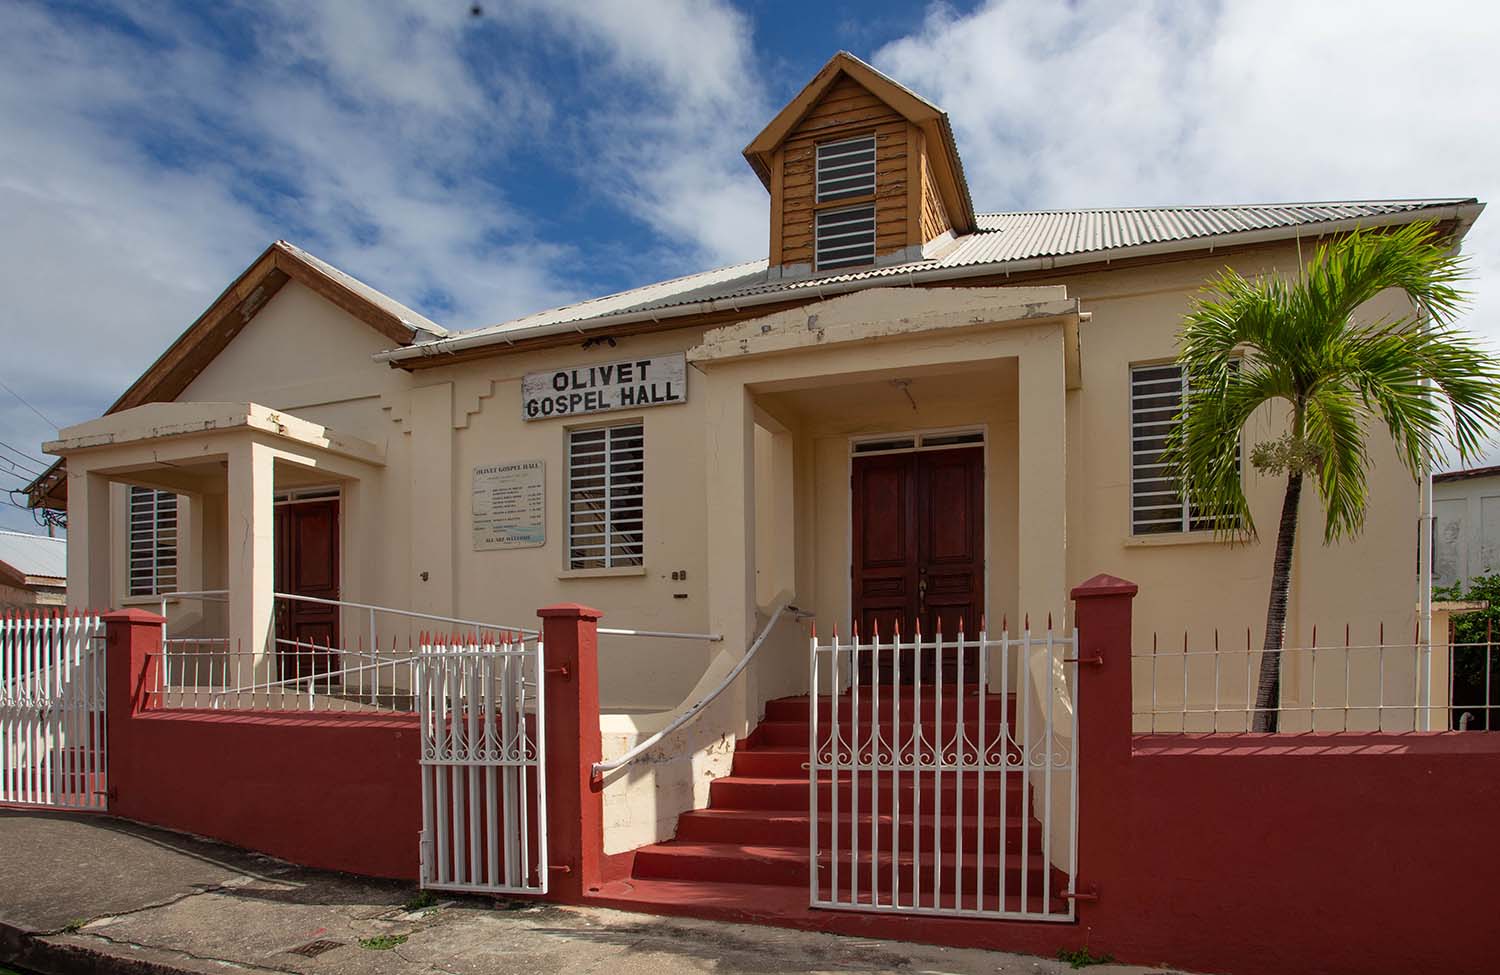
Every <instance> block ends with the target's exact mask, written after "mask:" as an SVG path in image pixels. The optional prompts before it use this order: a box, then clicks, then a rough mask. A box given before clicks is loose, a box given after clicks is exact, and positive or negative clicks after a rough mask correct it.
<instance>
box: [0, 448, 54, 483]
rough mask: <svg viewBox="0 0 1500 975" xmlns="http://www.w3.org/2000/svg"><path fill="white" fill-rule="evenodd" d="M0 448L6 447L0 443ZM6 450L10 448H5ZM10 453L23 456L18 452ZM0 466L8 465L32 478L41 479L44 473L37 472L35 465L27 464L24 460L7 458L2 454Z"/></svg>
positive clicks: (0, 455)
mask: <svg viewBox="0 0 1500 975" xmlns="http://www.w3.org/2000/svg"><path fill="white" fill-rule="evenodd" d="M0 447H6V444H5V443H4V441H0ZM6 449H10V448H9V447H6ZM11 452H12V453H15V454H16V455H17V456H19V457H24V456H25V455H24V454H22V453H20V452H19V451H15V450H12V451H11ZM0 464H9V465H10V466H11V467H12V468H14V469H16V470H19V471H25V472H26V473H27V474H29V475H31V476H32V477H41V476H42V474H43V473H45V472H44V471H42V470H39V469H38V468H37V466H36V465H35V464H32V463H29V462H28V461H24V460H16V459H15V458H14V457H7V456H5V455H4V454H0Z"/></svg>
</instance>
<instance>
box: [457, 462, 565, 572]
mask: <svg viewBox="0 0 1500 975" xmlns="http://www.w3.org/2000/svg"><path fill="white" fill-rule="evenodd" d="M473 516H474V550H475V551H476V552H477V551H484V550H486V549H499V548H538V547H540V546H542V545H545V544H547V467H546V462H545V461H541V460H520V461H515V462H513V463H509V464H488V465H486V466H483V467H476V468H474V488H473Z"/></svg>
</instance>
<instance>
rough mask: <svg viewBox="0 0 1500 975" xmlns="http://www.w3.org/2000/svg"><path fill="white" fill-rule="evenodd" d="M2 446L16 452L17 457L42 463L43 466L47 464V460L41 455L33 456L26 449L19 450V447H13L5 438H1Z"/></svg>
mask: <svg viewBox="0 0 1500 975" xmlns="http://www.w3.org/2000/svg"><path fill="white" fill-rule="evenodd" d="M0 447H4V448H5V449H6V450H8V451H10V452H11V453H13V454H15V455H16V456H17V457H21V458H23V459H25V460H29V461H31V462H32V463H35V464H41V465H42V466H43V467H46V466H47V462H46V461H45V460H42V459H41V458H40V457H33V456H31V455H30V454H28V453H27V452H26V451H24V450H19V449H17V448H15V447H12V446H11V445H10V444H8V443H6V442H5V441H4V440H0Z"/></svg>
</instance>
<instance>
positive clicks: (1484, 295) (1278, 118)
mask: <svg viewBox="0 0 1500 975" xmlns="http://www.w3.org/2000/svg"><path fill="white" fill-rule="evenodd" d="M1497 51H1500V7H1496V6H1494V5H1489V4H1472V3H1460V2H1450V0H1436V2H1427V3H1423V4H1421V5H1420V6H1419V7H1413V6H1412V5H1411V4H1409V3H1397V2H1381V3H1375V2H1321V3H1305V2H1297V0H1267V2H1259V0H1229V2H1226V3H1223V4H1220V5H1215V6H1209V5H1196V4H1179V3H1173V2H1167V0H1156V2H1145V3H1131V4H1121V3H1116V2H1111V0H1084V2H1079V3H1072V4H1066V5H1064V4H1035V3H1022V2H1014V0H1010V2H992V3H989V4H987V5H985V6H984V7H983V8H981V9H979V10H977V11H975V12H973V13H971V14H967V15H959V14H956V13H954V12H953V11H952V10H951V9H949V8H947V7H943V6H934V7H932V8H931V9H930V10H929V12H928V16H927V18H926V21H925V22H924V24H923V26H922V28H921V30H920V31H918V32H917V33H915V34H913V35H912V36H909V37H906V38H902V39H900V40H898V41H895V42H893V43H891V44H888V45H886V46H885V47H883V48H881V49H880V50H879V51H878V52H876V54H875V55H874V60H875V63H876V64H877V66H879V67H880V68H881V69H882V70H884V71H886V72H888V73H890V74H891V75H892V76H894V77H896V78H899V79H901V80H902V81H903V82H905V83H906V84H908V85H909V86H911V87H912V88H914V89H915V90H917V91H920V92H922V93H923V94H924V95H926V96H928V97H929V98H931V99H932V100H934V101H936V102H937V103H938V104H940V105H942V106H943V108H944V109H946V110H947V111H948V113H949V115H950V116H951V117H952V119H953V122H954V126H955V128H956V130H957V137H958V143H959V151H960V152H961V153H962V154H963V158H964V165H965V168H966V170H967V173H968V176H969V180H970V184H971V187H972V191H973V196H974V199H975V203H976V205H977V206H979V207H980V208H981V209H996V210H1000V209H1014V208H1025V207H1085V206H1122V205H1133V204H1161V203H1222V202H1277V201H1296V200H1302V201H1306V200H1327V199H1363V198H1383V197H1419V196H1428V197H1432V196H1477V197H1479V198H1480V199H1481V200H1486V201H1494V200H1496V199H1497V198H1500V166H1497V165H1496V161H1497V160H1500V125H1496V124H1495V120H1494V117H1493V116H1494V106H1495V105H1496V104H1500V74H1497V73H1496V71H1495V65H1494V59H1495V53H1496V52H1497ZM1465 250H1466V251H1467V252H1468V253H1469V254H1470V255H1472V257H1471V260H1472V261H1473V262H1474V270H1475V281H1474V282H1473V289H1474V292H1475V302H1474V305H1473V308H1472V314H1471V315H1470V316H1469V318H1468V321H1467V324H1468V326H1469V327H1470V328H1472V329H1473V330H1474V331H1475V332H1477V333H1478V334H1479V335H1480V336H1481V337H1482V338H1483V339H1484V340H1485V341H1486V342H1488V343H1489V344H1490V345H1491V346H1492V347H1493V346H1494V345H1495V344H1496V342H1497V340H1500V212H1491V213H1489V214H1488V215H1487V216H1485V217H1482V218H1481V219H1480V220H1479V222H1478V224H1476V226H1475V228H1474V230H1473V231H1472V232H1471V233H1470V234H1469V237H1468V239H1467V241H1466V244H1465Z"/></svg>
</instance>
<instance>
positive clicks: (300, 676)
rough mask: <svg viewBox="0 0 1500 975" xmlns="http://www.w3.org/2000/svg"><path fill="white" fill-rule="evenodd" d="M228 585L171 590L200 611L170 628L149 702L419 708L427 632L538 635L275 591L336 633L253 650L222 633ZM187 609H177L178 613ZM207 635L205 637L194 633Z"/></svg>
mask: <svg viewBox="0 0 1500 975" xmlns="http://www.w3.org/2000/svg"><path fill="white" fill-rule="evenodd" d="M227 599H228V593H227V592H226V591H225V590H209V591H203V592H180V593H171V594H167V595H164V596H163V597H162V615H163V616H166V615H167V613H168V611H169V606H168V602H169V601H170V600H177V601H185V602H188V603H192V604H196V605H201V606H202V607H204V611H203V612H202V613H197V614H194V615H195V616H197V619H196V620H195V621H194V625H191V626H182V625H181V624H169V625H168V627H167V629H166V631H165V632H164V633H163V639H162V651H161V660H160V666H158V667H157V668H156V685H155V686H154V688H153V689H152V691H151V703H152V704H153V705H154V706H157V707H167V708H213V709H224V710H249V711H395V712H412V711H415V710H416V687H417V668H418V657H419V648H420V645H421V643H422V641H423V640H427V639H431V637H430V636H429V634H428V633H427V632H424V631H428V630H431V631H437V632H443V633H449V634H460V633H469V634H473V636H472V637H471V638H470V639H471V640H472V641H473V642H476V643H479V644H488V643H495V644H500V643H505V642H507V641H510V640H512V639H519V638H522V637H528V636H534V635H535V634H536V632H537V631H536V630H535V629H529V628H525V627H516V626H503V625H500V624H495V623H485V622H481V621H479V620H469V619H462V618H458V617H449V616H437V615H434V614H431V613H419V612H416V611H413V610H404V609H395V608H392V607H389V606H374V605H371V604H368V603H358V602H351V601H348V600H336V599H322V598H319V597H315V596H303V595H300V594H297V593H276V594H275V599H276V601H277V604H278V606H279V607H281V608H283V609H284V608H285V607H286V606H288V605H291V604H303V605H309V606H317V607H322V608H325V609H326V610H327V611H328V612H329V614H330V618H331V619H332V620H333V621H334V622H335V623H336V626H335V627H333V629H334V630H335V631H336V632H337V633H338V637H337V638H336V639H325V640H317V639H304V640H298V639H293V638H291V637H288V636H287V635H285V634H281V633H273V634H272V638H271V646H272V649H271V650H270V651H269V652H267V651H256V650H253V649H250V648H246V647H243V646H240V645H238V644H232V643H231V641H230V640H229V639H228V638H227V637H224V636H222V635H220V634H222V633H223V632H224V631H225V628H226V627H225V623H224V621H223V620H222V619H218V618H217V617H216V614H215V612H214V611H215V610H217V609H221V608H222V605H223V604H224V603H225V602H227ZM182 615H183V614H181V613H179V614H178V616H179V617H180V616H182ZM200 630H203V631H206V635H205V634H203V633H199V632H197V631H200Z"/></svg>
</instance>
